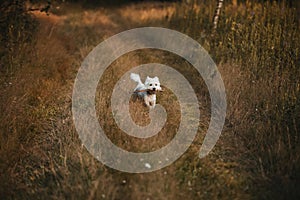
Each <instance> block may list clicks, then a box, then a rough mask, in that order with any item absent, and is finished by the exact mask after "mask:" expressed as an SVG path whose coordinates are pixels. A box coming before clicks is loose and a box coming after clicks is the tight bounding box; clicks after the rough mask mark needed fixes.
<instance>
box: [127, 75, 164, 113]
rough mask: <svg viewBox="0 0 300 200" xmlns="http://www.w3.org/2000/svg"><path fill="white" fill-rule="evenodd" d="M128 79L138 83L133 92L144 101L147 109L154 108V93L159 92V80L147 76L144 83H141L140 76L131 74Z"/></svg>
mask: <svg viewBox="0 0 300 200" xmlns="http://www.w3.org/2000/svg"><path fill="white" fill-rule="evenodd" d="M130 78H131V79H132V80H134V81H135V82H137V83H138V85H137V86H136V87H135V89H134V92H135V93H136V94H137V95H138V96H139V97H141V98H143V99H144V102H145V104H146V105H147V106H148V107H149V108H154V107H155V104H156V92H157V91H161V90H162V89H161V87H160V83H159V79H158V78H157V77H154V78H150V77H149V76H147V78H146V80H145V83H142V81H141V78H140V75H138V74H134V73H131V74H130Z"/></svg>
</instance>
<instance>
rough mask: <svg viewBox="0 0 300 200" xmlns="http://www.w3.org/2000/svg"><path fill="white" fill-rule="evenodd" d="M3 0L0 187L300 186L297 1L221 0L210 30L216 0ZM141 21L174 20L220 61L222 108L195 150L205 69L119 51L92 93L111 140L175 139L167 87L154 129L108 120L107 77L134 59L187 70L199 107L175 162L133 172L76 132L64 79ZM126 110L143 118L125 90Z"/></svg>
mask: <svg viewBox="0 0 300 200" xmlns="http://www.w3.org/2000/svg"><path fill="white" fill-rule="evenodd" d="M8 2H9V1H4V2H3V3H2V5H1V10H0V11H1V12H0V13H1V14H0V21H1V25H0V29H1V38H0V41H1V46H0V60H1V62H0V94H1V95H0V121H1V123H0V197H1V199H149V200H150V199H183V198H186V199H299V198H300V190H299V189H300V133H299V131H300V59H299V54H300V31H299V28H300V27H299V19H300V18H299V16H298V15H297V13H299V7H298V8H297V7H296V4H295V5H294V4H289V3H288V2H286V1H280V2H279V3H276V2H275V1H272V2H269V1H263V2H260V1H238V4H235V2H236V1H232V2H231V1H225V3H224V6H223V8H222V12H221V16H220V19H219V22H218V28H217V29H216V30H215V31H213V24H212V18H213V15H214V12H215V7H216V2H214V1H196V0H195V1H184V2H178V1H175V2H159V1H146V2H144V1H142V2H135V3H130V2H125V3H123V4H122V5H105V4H103V5H102V4H98V5H97V6H95V5H93V4H84V3H74V2H73V3H71V2H70V1H67V2H65V3H61V2H54V3H53V4H52V7H51V8H50V10H49V13H48V14H49V15H46V14H45V13H41V12H39V11H33V12H24V9H27V8H25V7H23V4H22V3H19V4H18V3H15V2H17V1H12V2H13V3H8ZM85 2H87V1H85ZM187 2H188V3H187ZM31 6H33V7H35V6H38V5H37V4H36V5H35V4H34V5H31ZM144 26H158V27H165V28H170V29H174V30H177V31H180V32H182V33H185V34H187V35H189V36H190V37H192V38H193V39H195V40H197V41H198V42H199V43H200V44H201V45H202V46H203V47H204V48H205V49H206V50H207V51H208V52H209V54H210V55H211V56H212V58H213V59H214V61H215V62H216V64H217V66H218V69H219V71H220V73H221V75H222V78H223V81H224V84H225V88H226V95H227V103H228V109H227V116H226V121H225V126H224V128H223V132H222V135H221V137H220V139H219V141H218V142H217V144H216V146H215V147H214V149H213V151H212V152H210V154H209V155H208V156H207V157H205V158H203V159H199V158H198V156H197V155H198V152H199V149H200V147H201V144H202V141H203V138H204V136H205V132H206V131H207V128H208V125H209V120H210V97H209V93H208V89H207V87H206V85H205V83H204V81H203V80H202V78H201V77H200V76H198V75H197V74H195V71H194V70H193V67H192V66H191V65H190V64H189V63H187V62H186V61H185V60H183V59H182V58H180V57H178V56H176V55H174V54H171V53H167V52H163V51H160V50H153V49H152V50H151V49H148V50H139V51H134V52H130V53H127V54H125V55H123V56H121V57H120V58H118V59H117V60H116V61H115V62H113V63H112V65H111V66H110V67H109V68H108V69H107V70H106V71H105V73H104V75H103V78H102V79H101V81H100V82H99V85H98V89H97V97H96V108H97V115H98V120H99V124H100V125H101V126H102V127H103V129H104V130H105V132H106V134H107V136H108V138H109V139H111V141H112V142H114V143H115V144H116V145H118V146H119V147H122V148H124V149H126V150H128V151H136V152H144V151H153V150H155V149H159V148H161V147H162V146H164V145H166V144H168V143H169V142H170V141H171V140H172V138H173V137H174V135H175V134H176V130H177V129H178V124H179V122H180V116H181V115H180V112H179V111H180V110H179V107H178V101H177V99H176V97H175V96H174V94H173V93H172V92H171V91H170V90H166V91H165V92H163V93H161V94H158V102H159V103H160V104H161V105H163V106H164V107H165V109H166V110H167V112H168V119H167V122H166V125H165V126H164V128H163V129H162V131H161V132H160V133H159V134H157V135H156V136H154V137H151V138H149V139H143V140H141V139H137V138H133V137H130V136H128V135H126V133H123V132H122V131H121V130H120V129H119V128H118V127H117V125H116V123H115V122H114V119H113V117H112V114H111V106H110V96H111V93H112V88H113V87H114V85H115V84H116V82H117V81H118V79H119V78H120V77H121V76H122V75H123V74H124V73H125V72H126V71H128V70H130V69H131V68H132V67H133V66H138V65H141V64H146V63H154V62H156V63H162V64H166V65H169V66H172V67H174V68H175V69H177V70H179V71H180V73H182V74H183V75H184V76H185V77H187V78H189V81H190V83H191V84H192V86H193V89H194V90H195V93H196V95H197V98H198V100H199V107H200V112H201V118H200V126H199V130H198V133H197V135H196V139H195V140H194V141H193V143H192V145H191V146H190V148H189V149H188V150H187V152H186V153H185V154H183V155H182V156H181V157H180V158H179V159H178V160H177V161H176V162H175V163H173V164H172V165H170V166H168V167H166V168H163V169H161V170H158V171H155V172H152V173H144V174H130V173H125V172H120V171H117V170H114V169H111V168H109V167H106V166H105V165H103V164H102V163H100V162H99V161H97V160H96V159H95V158H94V157H93V156H92V155H90V154H89V152H88V151H87V150H86V149H85V147H84V146H83V145H82V144H81V141H80V139H79V137H78V134H77V132H76V130H75V126H74V122H73V120H72V112H71V108H72V104H71V103H72V90H73V84H74V80H75V78H76V74H77V71H78V69H79V67H80V65H81V62H82V61H83V59H84V58H85V57H86V56H87V55H88V53H89V52H90V51H91V50H92V49H93V48H94V47H95V46H97V45H98V44H99V43H100V42H102V41H104V40H105V39H106V38H109V37H110V36H113V35H114V34H117V33H119V32H121V31H125V30H128V29H131V28H136V27H144ZM158 76H159V75H158ZM199 83H200V84H199ZM130 113H131V116H132V118H133V120H134V121H135V122H136V123H137V124H139V125H146V124H148V123H149V120H150V118H149V114H148V110H147V109H146V108H145V107H144V106H143V105H142V103H141V102H138V101H136V102H134V101H131V102H130Z"/></svg>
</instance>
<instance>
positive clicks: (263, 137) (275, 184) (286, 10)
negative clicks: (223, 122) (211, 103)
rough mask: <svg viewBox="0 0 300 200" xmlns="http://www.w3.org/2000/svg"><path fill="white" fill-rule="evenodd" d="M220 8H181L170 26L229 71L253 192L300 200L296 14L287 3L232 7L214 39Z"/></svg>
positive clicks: (233, 115)
mask: <svg viewBox="0 0 300 200" xmlns="http://www.w3.org/2000/svg"><path fill="white" fill-rule="evenodd" d="M213 6H214V4H211V3H209V2H205V3H204V2H203V1H199V2H194V4H193V6H191V5H188V6H186V5H182V6H178V7H177V9H176V11H175V14H174V15H173V18H172V20H171V27H173V28H177V29H178V30H180V31H183V32H185V33H187V34H189V35H191V36H193V37H194V38H196V39H197V40H198V41H199V42H200V43H201V44H202V45H203V46H204V47H205V48H206V49H207V50H208V51H209V53H210V54H211V55H212V56H213V58H214V59H215V61H216V62H217V63H218V65H219V68H220V70H221V71H222V72H223V73H224V74H223V78H224V81H225V82H227V84H226V89H227V93H228V101H229V111H228V119H229V120H230V121H231V123H232V124H233V128H232V129H231V131H232V132H234V133H235V134H236V135H237V136H238V137H240V138H241V139H242V141H243V145H244V147H245V149H244V152H242V154H244V155H241V160H244V161H245V163H248V164H249V163H251V165H252V166H248V167H247V168H248V170H249V172H251V174H252V175H251V176H252V177H251V178H252V179H253V183H256V184H259V185H258V186H257V187H254V188H255V189H254V190H258V189H259V188H260V190H263V192H262V193H260V195H264V196H265V197H273V198H274V197H277V198H278V197H279V196H281V197H284V196H285V195H287V196H290V197H294V198H295V197H296V196H298V195H299V192H297V191H296V188H297V187H299V180H300V179H299V173H300V168H299V162H300V158H299V151H300V140H299V136H300V133H299V128H300V123H299V121H300V104H299V103H300V81H299V80H300V66H299V65H300V62H299V53H300V34H299V33H300V32H299V23H298V19H297V17H296V10H295V9H294V8H291V7H288V6H287V5H286V2H284V1H283V2H281V3H277V2H275V1H274V2H268V1H267V2H264V3H256V2H255V1H254V2H252V1H251V2H250V1H246V3H241V4H239V5H231V4H230V3H228V2H226V3H225V6H224V7H223V11H222V13H221V17H220V21H219V24H218V29H217V30H216V33H214V34H213V32H212V26H211V19H212V14H213V12H214V10H213ZM176 24H180V26H176ZM228 68H229V69H228ZM228 72H231V73H230V74H228ZM226 79H229V80H226ZM237 80H239V82H237ZM249 161H250V162H249ZM262 186H263V188H264V189H261V187H262ZM265 187H267V188H268V189H267V190H265ZM277 195H279V196H277Z"/></svg>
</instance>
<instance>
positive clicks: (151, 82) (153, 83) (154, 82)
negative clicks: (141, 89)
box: [145, 76, 161, 91]
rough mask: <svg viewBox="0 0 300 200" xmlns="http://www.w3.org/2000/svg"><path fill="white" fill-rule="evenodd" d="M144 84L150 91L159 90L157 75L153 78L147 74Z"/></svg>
mask: <svg viewBox="0 0 300 200" xmlns="http://www.w3.org/2000/svg"><path fill="white" fill-rule="evenodd" d="M145 86H146V88H147V89H148V90H151V91H160V90H161V87H160V83H159V79H158V77H157V76H156V77H154V78H150V77H149V76H147V78H146V80H145Z"/></svg>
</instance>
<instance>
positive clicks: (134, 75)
mask: <svg viewBox="0 0 300 200" xmlns="http://www.w3.org/2000/svg"><path fill="white" fill-rule="evenodd" d="M130 78H131V79H132V80H134V81H135V82H137V83H138V84H139V85H142V84H143V83H142V81H141V78H140V75H138V74H135V73H131V74H130Z"/></svg>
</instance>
